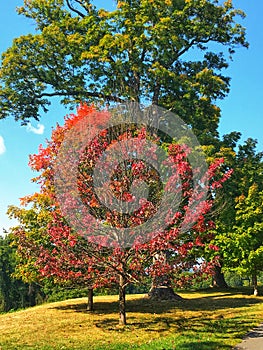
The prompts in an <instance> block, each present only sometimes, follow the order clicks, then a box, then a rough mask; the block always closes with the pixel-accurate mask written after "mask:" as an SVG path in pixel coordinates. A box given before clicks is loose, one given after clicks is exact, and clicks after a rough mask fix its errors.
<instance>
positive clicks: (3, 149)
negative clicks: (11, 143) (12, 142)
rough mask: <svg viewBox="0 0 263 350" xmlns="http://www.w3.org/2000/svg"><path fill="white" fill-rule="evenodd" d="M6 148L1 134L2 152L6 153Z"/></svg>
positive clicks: (0, 152) (0, 150)
mask: <svg viewBox="0 0 263 350" xmlns="http://www.w3.org/2000/svg"><path fill="white" fill-rule="evenodd" d="M5 151H6V148H5V141H4V139H3V137H2V136H0V154H3V153H5Z"/></svg>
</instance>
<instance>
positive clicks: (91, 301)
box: [87, 288, 93, 311]
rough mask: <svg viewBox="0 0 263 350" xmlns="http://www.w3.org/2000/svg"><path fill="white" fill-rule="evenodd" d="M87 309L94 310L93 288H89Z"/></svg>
mask: <svg viewBox="0 0 263 350" xmlns="http://www.w3.org/2000/svg"><path fill="white" fill-rule="evenodd" d="M87 311H93V288H88V305H87Z"/></svg>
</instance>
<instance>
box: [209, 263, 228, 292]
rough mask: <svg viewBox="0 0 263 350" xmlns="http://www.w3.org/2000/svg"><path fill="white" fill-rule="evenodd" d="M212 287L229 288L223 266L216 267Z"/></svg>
mask: <svg viewBox="0 0 263 350" xmlns="http://www.w3.org/2000/svg"><path fill="white" fill-rule="evenodd" d="M212 287H213V288H228V285H227V283H226V281H225V277H224V274H223V272H222V268H221V266H215V267H214V275H213V278H212Z"/></svg>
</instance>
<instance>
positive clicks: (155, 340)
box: [0, 291, 263, 350]
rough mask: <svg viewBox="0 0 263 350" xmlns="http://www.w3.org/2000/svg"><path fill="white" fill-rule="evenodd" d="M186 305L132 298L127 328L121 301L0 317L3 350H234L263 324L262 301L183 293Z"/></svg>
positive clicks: (74, 302) (82, 302)
mask: <svg viewBox="0 0 263 350" xmlns="http://www.w3.org/2000/svg"><path fill="white" fill-rule="evenodd" d="M180 294H181V295H182V296H183V297H184V298H185V300H184V301H183V302H159V303H153V302H151V301H149V300H147V299H144V298H142V296H141V295H128V296H127V299H128V301H127V311H128V312H127V317H128V325H127V326H126V327H120V326H118V303H117V296H104V297H95V305H94V306H95V311H94V312H93V313H87V312H86V310H85V308H86V299H85V298H82V299H71V300H67V301H62V302H56V303H50V304H45V305H41V306H36V307H33V308H29V309H26V310H22V311H18V312H13V313H8V314H4V315H1V316H0V349H1V350H14V349H19V350H20V349H28V350H29V349H41V350H51V349H55V350H58V349H59V350H62V349H67V350H68V349H77V350H85V349H87V350H90V349H93V350H105V349H109V350H117V349H118V350H121V349H123V350H124V349H125V350H128V349H142V350H164V349H165V350H172V349H176V350H198V349H202V350H203V349H207V350H213V349H231V348H232V347H233V346H234V345H236V344H237V343H239V342H240V341H241V338H242V337H243V336H244V335H245V334H246V333H247V331H248V330H249V329H251V328H252V327H254V326H255V325H257V324H259V323H260V322H262V321H263V297H254V296H251V295H244V294H242V293H237V292H236V291H232V292H229V291H227V292H214V291H213V292H211V291H204V292H182V293H180Z"/></svg>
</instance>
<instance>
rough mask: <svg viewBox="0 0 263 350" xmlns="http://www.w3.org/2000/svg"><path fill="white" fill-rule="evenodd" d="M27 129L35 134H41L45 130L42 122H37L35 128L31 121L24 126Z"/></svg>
mask: <svg viewBox="0 0 263 350" xmlns="http://www.w3.org/2000/svg"><path fill="white" fill-rule="evenodd" d="M26 129H27V131H31V132H33V133H34V134H37V135H42V134H43V133H44V130H45V126H44V125H43V124H37V127H36V128H35V127H34V126H32V125H31V123H28V124H27V126H26Z"/></svg>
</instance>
